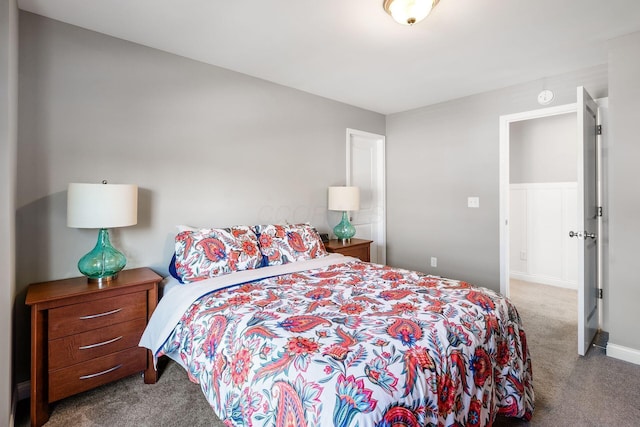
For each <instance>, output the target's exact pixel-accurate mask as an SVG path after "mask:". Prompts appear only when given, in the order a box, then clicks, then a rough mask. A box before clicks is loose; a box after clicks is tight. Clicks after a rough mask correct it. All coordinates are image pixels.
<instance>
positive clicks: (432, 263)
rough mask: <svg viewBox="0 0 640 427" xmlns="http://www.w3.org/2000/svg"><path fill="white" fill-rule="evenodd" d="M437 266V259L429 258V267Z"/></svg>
mask: <svg viewBox="0 0 640 427" xmlns="http://www.w3.org/2000/svg"><path fill="white" fill-rule="evenodd" d="M437 266H438V258H436V257H434V256H432V257H431V267H437Z"/></svg>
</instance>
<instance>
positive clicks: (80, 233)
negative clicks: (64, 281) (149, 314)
mask: <svg viewBox="0 0 640 427" xmlns="http://www.w3.org/2000/svg"><path fill="white" fill-rule="evenodd" d="M19 108H20V110H19V118H20V119H19V131H20V133H19V135H20V138H19V146H18V196H17V197H18V201H17V207H18V212H17V232H18V235H19V236H20V239H19V242H18V248H17V251H18V252H17V256H18V267H17V282H18V287H19V291H20V294H19V295H18V298H17V299H18V301H20V300H21V301H22V302H23V301H24V293H25V289H26V287H27V285H28V284H29V283H32V282H35V281H43V280H50V279H58V278H64V277H71V276H77V275H78V274H79V273H78V271H77V269H76V263H77V261H78V259H79V258H80V257H81V256H82V255H83V254H84V253H86V252H88V251H89V250H90V249H91V248H92V247H93V245H94V244H95V240H96V238H97V231H96V230H79V229H70V228H67V227H66V225H65V224H66V222H65V221H66V187H67V184H68V183H70V182H100V181H101V180H102V179H107V180H109V181H110V182H112V183H133V184H137V185H138V186H139V188H140V193H139V199H140V200H139V219H138V225H136V226H134V227H129V228H123V229H116V230H114V232H113V233H112V237H113V238H112V241H113V242H114V244H115V245H116V246H117V247H119V248H120V249H121V250H123V252H125V254H126V255H127V258H128V261H129V262H128V267H137V266H150V267H152V268H154V269H155V270H156V271H158V272H160V273H163V274H166V271H167V265H168V262H169V259H170V256H171V253H172V250H173V249H172V246H173V237H174V235H175V225H176V224H190V225H195V226H230V225H234V224H255V223H268V222H282V221H289V222H297V221H311V222H312V223H314V224H315V225H316V226H317V227H318V228H319V229H321V230H325V231H328V230H329V229H330V227H332V226H333V225H334V222H336V223H337V222H338V221H339V218H338V217H337V216H336V217H335V218H334V217H333V216H332V214H330V213H329V212H328V211H327V210H326V192H327V187H328V186H330V185H340V184H344V183H345V129H346V128H348V127H349V128H355V129H361V130H364V131H369V132H374V133H379V134H383V133H384V127H385V118H384V116H382V115H380V114H377V113H373V112H369V111H365V110H362V109H359V108H355V107H351V106H348V105H345V104H341V103H338V102H335V101H331V100H328V99H325V98H320V97H317V96H314V95H310V94H307V93H304V92H300V91H297V90H294V89H290V88H286V87H283V86H278V85H275V84H271V83H268V82H265V81H263V80H259V79H255V78H252V77H248V76H246V75H242V74H238V73H235V72H232V71H228V70H224V69H221V68H218V67H213V66H210V65H206V64H203V63H199V62H195V61H192V60H188V59H185V58H182V57H178V56H175V55H171V54H167V53H164V52H161V51H158V50H154V49H150V48H146V47H143V46H140V45H136V44H133V43H129V42H126V41H122V40H119V39H115V38H112V37H108V36H105V35H102V34H98V33H94V32H90V31H86V30H83V29H80V28H77V27H73V26H70V25H67V24H63V23H60V22H57V21H53V20H49V19H46V18H42V17H39V16H36V15H33V14H29V13H24V12H21V14H20V107H19ZM18 305H20V304H19V303H18ZM16 322H17V333H18V334H19V335H20V336H23V337H24V340H23V342H20V343H18V346H17V349H16V354H17V357H18V359H19V360H23V361H24V362H25V363H24V364H23V365H22V366H20V367H19V370H18V380H24V379H26V378H27V377H28V370H27V365H26V361H27V360H28V354H29V352H28V345H27V337H28V329H27V328H28V317H27V310H26V309H24V310H23V312H22V313H18V314H17V320H16Z"/></svg>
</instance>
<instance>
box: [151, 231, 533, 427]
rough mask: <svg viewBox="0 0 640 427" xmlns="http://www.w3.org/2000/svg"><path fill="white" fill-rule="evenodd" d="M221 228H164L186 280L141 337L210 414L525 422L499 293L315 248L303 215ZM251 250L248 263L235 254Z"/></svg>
mask: <svg viewBox="0 0 640 427" xmlns="http://www.w3.org/2000/svg"><path fill="white" fill-rule="evenodd" d="M268 227H271V228H268ZM277 227H280V228H277ZM283 227H284V229H283ZM296 227H297V228H296ZM217 230H220V229H217ZM224 230H227V231H226V234H225V235H224V236H222V237H221V234H219V233H218V234H214V236H215V237H214V240H217V241H218V242H217V243H215V244H214V245H213V247H211V244H210V243H211V242H210V241H209V242H204V243H203V239H204V240H206V239H207V238H211V236H212V234H211V233H210V230H204V232H202V231H203V230H196V231H193V230H191V231H183V232H181V233H179V234H178V236H176V259H175V261H172V264H174V265H175V266H176V267H177V270H178V274H177V275H176V277H177V278H178V279H181V278H184V277H186V278H187V280H189V279H194V278H195V279H194V280H191V281H187V282H186V283H184V284H180V283H178V281H177V280H176V279H170V286H169V287H168V288H165V294H164V296H163V298H162V299H161V301H160V303H159V305H158V307H157V308H156V311H155V312H154V314H153V316H152V318H151V321H150V322H149V325H148V327H147V329H146V330H145V332H144V334H143V336H142V339H141V345H142V346H144V347H147V348H149V349H150V350H152V351H153V353H154V354H155V356H156V357H160V356H162V355H166V356H168V357H170V358H171V359H173V360H175V361H176V362H177V363H179V364H180V365H182V366H183V367H184V368H185V370H186V371H187V373H188V376H189V379H190V380H191V381H193V382H195V383H198V384H200V387H201V388H202V391H203V393H204V395H205V396H206V398H207V400H208V401H209V403H210V405H211V407H212V408H213V411H214V412H215V414H216V415H217V416H218V417H219V418H220V419H221V420H222V421H223V422H225V423H227V424H228V425H232V426H277V427H280V426H343V427H347V426H359V427H368V426H400V425H401V426H426V425H445V426H450V425H467V426H485V425H491V424H492V423H493V421H494V420H495V417H496V416H497V415H498V414H503V415H506V416H510V417H519V418H523V419H525V420H529V419H530V418H531V416H532V414H533V409H534V393H533V386H532V374H531V360H530V357H529V351H528V348H527V344H526V335H525V333H524V330H523V329H522V324H521V321H520V318H519V315H518V312H517V310H516V308H515V307H514V306H513V305H512V304H511V303H510V302H509V300H507V299H506V298H503V297H501V296H500V295H499V294H497V293H495V292H493V291H491V290H489V289H484V288H478V287H474V286H472V285H470V284H468V283H465V282H462V281H457V280H451V279H445V278H439V277H434V276H429V275H425V274H422V273H419V272H415V271H409V270H404V269H399V268H391V267H389V266H383V265H377V264H371V263H364V262H361V261H359V260H357V259H355V258H350V257H345V256H343V255H340V254H327V253H326V252H325V251H324V250H323V247H322V243H321V242H320V241H319V239H318V240H317V241H316V238H317V234H315V235H314V231H313V229H312V228H310V227H309V226H308V225H296V226H257V227H247V228H241V229H240V230H234V229H224ZM292 230H293V231H292ZM184 233H187V236H185V235H184ZM189 233H190V234H189ZM296 233H297V236H294V234H296ZM203 236H205V237H203ZM206 236H209V237H206ZM278 236H281V239H282V240H283V241H284V243H283V244H282V245H280V243H278V238H279V237H278ZM223 237H224V238H223ZM247 240H249V241H251V242H252V243H251V244H255V246H256V247H255V248H250V247H249V246H251V245H250V244H247ZM279 245H280V246H279ZM207 246H209V247H207ZM274 248H275V249H274ZM254 250H256V251H257V252H258V254H259V255H258V257H259V258H261V260H260V261H259V262H258V261H257V260H254V261H251V260H249V258H250V254H249V255H247V252H248V253H252V252H253V251H254ZM216 251H217V252H216ZM197 252H200V254H199V255H197V256H196V255H194V253H197ZM214 252H215V253H214ZM234 252H235V254H234ZM238 252H240V253H238ZM301 254H302V255H301ZM207 257H209V258H207ZM221 258H225V259H226V261H221ZM203 260H204V261H203ZM230 262H231V263H232V264H233V265H231V266H229V265H228V264H229V263H230ZM196 264H197V265H196ZM212 264H213V265H212ZM221 265H222V267H221ZM185 266H186V268H185ZM225 269H226V270H225ZM223 270H224V271H223ZM180 271H181V272H182V273H183V274H180Z"/></svg>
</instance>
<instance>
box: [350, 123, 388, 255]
mask: <svg viewBox="0 0 640 427" xmlns="http://www.w3.org/2000/svg"><path fill="white" fill-rule="evenodd" d="M352 136H359V137H362V138H367V139H370V140H371V141H373V142H375V144H376V151H377V157H378V164H377V170H378V171H379V176H378V177H377V180H376V182H377V186H378V188H377V190H378V194H379V195H380V196H379V200H378V205H379V207H380V209H381V213H380V220H379V221H378V226H377V233H376V235H375V236H371V237H372V238H373V239H375V245H374V247H375V248H377V254H376V255H377V262H378V264H386V263H387V194H386V187H387V185H386V182H387V178H386V166H385V165H386V160H385V151H386V150H385V136H384V135H379V134H377V133H371V132H365V131H361V130H357V129H351V128H347V134H346V139H347V141H346V151H347V157H346V161H347V167H346V174H347V176H346V181H347V185H351V137H352Z"/></svg>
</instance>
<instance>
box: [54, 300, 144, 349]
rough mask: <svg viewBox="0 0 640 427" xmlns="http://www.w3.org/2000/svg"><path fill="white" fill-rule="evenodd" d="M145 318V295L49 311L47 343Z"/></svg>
mask: <svg viewBox="0 0 640 427" xmlns="http://www.w3.org/2000/svg"><path fill="white" fill-rule="evenodd" d="M146 317H147V298H146V293H145V292H136V293H132V294H126V295H120V296H117V297H112V298H104V299H99V300H93V301H89V302H86V303H81V304H73V305H67V306H64V307H60V308H53V309H51V310H49V340H54V339H56V338H61V337H64V336H67V335H72V334H77V333H81V332H86V331H90V330H92V329H97V328H103V327H105V326H109V325H113V324H116V323H120V322H124V321H127V320H131V319H137V318H146Z"/></svg>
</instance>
